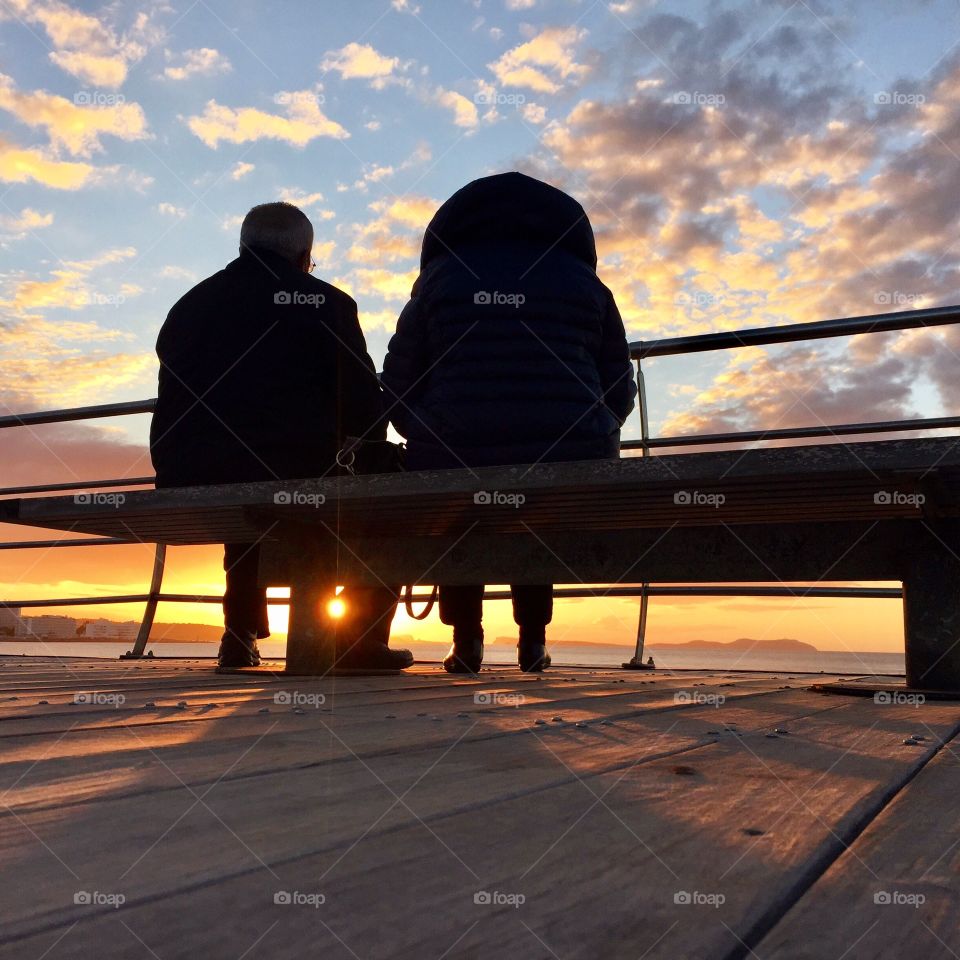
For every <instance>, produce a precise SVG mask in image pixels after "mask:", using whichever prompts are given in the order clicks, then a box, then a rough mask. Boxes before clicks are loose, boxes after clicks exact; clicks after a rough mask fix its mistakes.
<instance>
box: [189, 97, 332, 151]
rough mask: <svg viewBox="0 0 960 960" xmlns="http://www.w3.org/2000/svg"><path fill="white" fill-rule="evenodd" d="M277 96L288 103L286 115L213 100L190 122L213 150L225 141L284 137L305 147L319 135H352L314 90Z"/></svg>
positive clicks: (190, 125) (285, 103) (194, 131)
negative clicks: (324, 108) (329, 113)
mask: <svg viewBox="0 0 960 960" xmlns="http://www.w3.org/2000/svg"><path fill="white" fill-rule="evenodd" d="M276 99H277V101H278V102H283V103H284V105H285V111H286V116H279V115H277V114H275V113H266V112H265V111H263V110H259V109H257V108H256V107H240V108H238V109H234V108H232V107H225V106H221V105H220V104H218V103H217V102H216V100H209V101H207V104H206V106H205V107H204V110H203V113H202V114H200V115H198V116H193V117H188V118H187V125H188V126H189V128H190V130H191V131H192V132H193V133H194V134H195V135H196V136H197V137H199V138H200V140H202V141H203V142H204V143H205V144H206V145H207V146H208V147H212V148H213V149H216V148H217V146H218V145H219V143H220V141H221V140H224V141H226V142H227V143H250V142H252V141H255V140H281V141H283V142H285V143H289V144H291V145H293V146H295V147H303V146H306V144H308V143H309V142H310V141H311V140H315V139H316V138H317V137H333V138H335V139H337V140H343V139H346V138H347V137H349V136H350V134H349V133H348V132H347V131H346V130H345V129H344V128H343V127H342V126H340V124H339V123H337V122H336V121H335V120H331V119H330V118H329V117H327V116H326V114H325V113H324V112H323V111H322V110H321V109H320V104H319V102H318V98H317V95H316V94H315V93H314V92H313V91H310V90H301V91H295V92H293V93H283V94H277V97H276Z"/></svg>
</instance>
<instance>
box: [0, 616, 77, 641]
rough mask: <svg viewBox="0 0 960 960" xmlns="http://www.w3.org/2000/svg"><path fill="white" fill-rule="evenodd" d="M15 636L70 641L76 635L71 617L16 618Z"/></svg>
mask: <svg viewBox="0 0 960 960" xmlns="http://www.w3.org/2000/svg"><path fill="white" fill-rule="evenodd" d="M17 620H18V622H17V626H16V632H15V636H18V637H38V638H40V639H44V640H68V639H70V640H72V639H74V638H75V637H76V635H77V621H76V620H74V619H73V617H55V616H43V617H18V618H17Z"/></svg>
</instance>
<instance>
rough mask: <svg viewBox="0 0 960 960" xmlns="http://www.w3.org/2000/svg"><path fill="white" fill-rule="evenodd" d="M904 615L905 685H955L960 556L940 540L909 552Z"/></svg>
mask: <svg viewBox="0 0 960 960" xmlns="http://www.w3.org/2000/svg"><path fill="white" fill-rule="evenodd" d="M903 621H904V637H905V639H906V661H907V686H908V687H912V688H914V689H918V690H944V691H954V692H957V691H960V559H958V558H957V556H956V555H954V554H953V553H952V552H951V551H950V550H949V549H947V548H946V547H945V545H943V544H942V543H941V544H938V545H937V546H936V547H935V546H933V545H932V544H931V545H930V548H929V549H927V550H924V551H923V552H920V553H918V554H916V555H915V556H913V557H911V559H910V562H909V563H908V565H907V569H906V571H905V573H904V578H903Z"/></svg>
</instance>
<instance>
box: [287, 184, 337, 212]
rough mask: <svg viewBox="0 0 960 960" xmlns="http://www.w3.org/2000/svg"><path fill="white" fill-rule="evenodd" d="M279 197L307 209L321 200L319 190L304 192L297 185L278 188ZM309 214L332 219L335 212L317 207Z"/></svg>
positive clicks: (321, 195) (321, 196)
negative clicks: (317, 208)
mask: <svg viewBox="0 0 960 960" xmlns="http://www.w3.org/2000/svg"><path fill="white" fill-rule="evenodd" d="M280 199H281V200H286V202H287V203H292V204H293V205H294V206H295V207H299V208H300V209H301V210H309V208H310V207H315V206H316V205H317V204H318V203H322V202H323V194H322V193H320V192H315V193H304V192H303V191H302V190H300V189H299V188H298V187H284V188H282V189H281V190H280ZM311 216H312V217H313V218H314V219H320V220H332V219H333V218H334V217H335V216H336V213H334V211H333V210H325V209H319V210H313V211H312V213H311Z"/></svg>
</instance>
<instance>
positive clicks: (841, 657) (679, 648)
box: [0, 638, 904, 675]
mask: <svg viewBox="0 0 960 960" xmlns="http://www.w3.org/2000/svg"><path fill="white" fill-rule="evenodd" d="M397 639H398V643H397V645H398V646H399V645H401V644H402V645H404V646H406V647H407V648H408V649H410V650H412V651H413V654H414V656H415V657H416V659H417V660H418V661H420V662H426V663H430V662H438V661H439V660H440V659H442V657H443V656H444V655H445V654H446V651H447V646H446V645H445V644H443V643H435V642H427V641H416V640H414V641H410V640H409V639H407V638H397ZM131 646H132V644H130V643H129V642H122V643H117V642H91V641H80V642H76V641H69V640H65V641H42V640H41V641H29V642H24V641H6V640H4V641H0V656H52V657H92V658H97V659H108V660H115V659H118V658H119V657H120V656H121V654H123V653H125V652H126V651H127V650H129V649H130V647H131ZM548 649H550V651H551V654H552V656H553V660H554V663H555V664H557V665H558V666H561V665H566V666H586V667H607V668H609V667H619V666H620V665H621V664H622V663H623V662H624V661H626V660H629V659H630V658H631V657H632V656H633V647H632V645H626V644H599V643H583V644H578V643H558V644H555V645H553V646H550V645H549V643H548ZM147 650H148V652H150V651H152V652H153V656H154V658H186V659H193V658H213V657H216V655H217V644H216V643H205V642H199V643H174V642H171V643H167V642H162V643H153V644H150V645H149V646H148V648H147ZM260 650H261V652H262V653H263V655H264V656H265V657H266V658H267V659H271V658H280V657H283V656H284V654H285V651H286V638H281V639H273V638H271V639H267V640H261V641H260ZM515 656H516V652H515V650H514V648H513V647H512V646H511V645H510V644H508V643H503V642H493V643H488V644H487V646H486V657H485V663H486V664H487V665H488V666H496V665H507V666H509V665H515V664H516V659H515ZM648 656H652V657H653V659H654V662H655V664H656V666H657V667H658V668H661V669H668V670H671V669H675V670H697V669H704V670H762V671H771V672H775V673H831V674H833V673H843V674H886V675H890V674H894V675H896V674H903V672H904V655H903V653H902V652H901V653H890V652H883V651H847V650H809V651H807V650H802V651H768V650H763V649H759V648H758V649H754V650H750V649H747V650H743V649H737V650H725V649H720V648H709V649H708V648H702V647H694V648H689V647H686V646H684V645H681V644H648V645H647V647H646V648H645V649H644V660H646V658H647V657H648Z"/></svg>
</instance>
